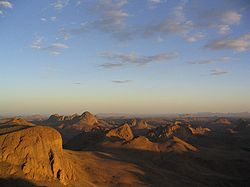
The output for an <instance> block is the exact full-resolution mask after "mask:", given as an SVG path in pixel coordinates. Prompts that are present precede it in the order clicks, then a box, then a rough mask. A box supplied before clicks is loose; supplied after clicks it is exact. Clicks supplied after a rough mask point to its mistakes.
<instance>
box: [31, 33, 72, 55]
mask: <svg viewBox="0 0 250 187" xmlns="http://www.w3.org/2000/svg"><path fill="white" fill-rule="evenodd" d="M44 40H45V38H44V37H43V36H39V35H36V36H35V39H34V41H33V42H32V44H31V46H30V47H31V48H33V49H36V50H41V51H48V52H49V53H50V54H51V55H59V54H61V51H62V50H64V49H68V48H69V46H68V45H66V44H63V43H52V44H50V45H49V46H47V47H44V45H43V42H44Z"/></svg>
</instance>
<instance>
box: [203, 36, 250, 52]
mask: <svg viewBox="0 0 250 187" xmlns="http://www.w3.org/2000/svg"><path fill="white" fill-rule="evenodd" d="M205 48H208V49H214V50H221V49H230V50H233V51H236V52H244V51H248V50H249V49H250V33H247V34H244V35H241V36H239V37H237V38H224V39H219V40H213V41H210V42H209V43H208V44H206V45H205Z"/></svg>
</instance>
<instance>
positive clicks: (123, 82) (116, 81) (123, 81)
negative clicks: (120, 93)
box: [112, 80, 133, 84]
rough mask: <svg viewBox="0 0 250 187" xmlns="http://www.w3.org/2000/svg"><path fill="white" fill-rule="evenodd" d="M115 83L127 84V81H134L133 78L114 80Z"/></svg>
mask: <svg viewBox="0 0 250 187" xmlns="http://www.w3.org/2000/svg"><path fill="white" fill-rule="evenodd" d="M112 82H113V83H117V84H125V83H130V82H133V81H132V80H112Z"/></svg>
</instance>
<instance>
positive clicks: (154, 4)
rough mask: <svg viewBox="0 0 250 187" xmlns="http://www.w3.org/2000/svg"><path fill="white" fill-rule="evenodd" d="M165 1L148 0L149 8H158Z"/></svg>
mask: <svg viewBox="0 0 250 187" xmlns="http://www.w3.org/2000/svg"><path fill="white" fill-rule="evenodd" d="M163 2H165V1H164V0H148V5H149V8H156V7H157V6H158V5H160V4H161V3H163Z"/></svg>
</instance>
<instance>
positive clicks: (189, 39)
mask: <svg viewBox="0 0 250 187" xmlns="http://www.w3.org/2000/svg"><path fill="white" fill-rule="evenodd" d="M204 37H205V34H204V33H202V32H197V33H194V34H192V35H187V36H185V37H184V38H185V40H186V41H187V42H196V41H199V40H201V39H202V38H204Z"/></svg>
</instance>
